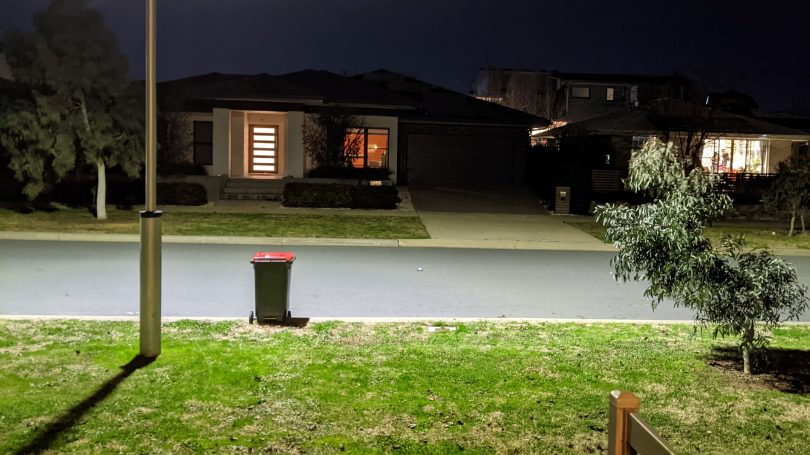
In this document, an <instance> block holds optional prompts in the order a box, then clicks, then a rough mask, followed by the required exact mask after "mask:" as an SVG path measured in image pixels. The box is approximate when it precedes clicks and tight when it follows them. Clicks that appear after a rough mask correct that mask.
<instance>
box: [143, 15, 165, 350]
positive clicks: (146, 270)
mask: <svg viewBox="0 0 810 455" xmlns="http://www.w3.org/2000/svg"><path fill="white" fill-rule="evenodd" d="M155 48H156V46H155V0H146V171H145V173H146V208H145V210H144V211H143V212H141V213H140V215H141V223H140V224H141V312H140V314H141V318H140V319H141V331H140V340H141V350H140V354H141V356H143V357H150V358H154V357H157V356H158V355H159V354H160V287H161V283H160V276H161V238H160V237H161V226H160V216H161V215H162V212H161V211H160V210H157V207H156V205H157V197H156V193H157V189H156V187H157V185H156V181H155V179H156V174H157V173H156V167H157V166H156V158H157V136H156V131H157V94H156V92H157V83H156V81H155V60H156V59H155Z"/></svg>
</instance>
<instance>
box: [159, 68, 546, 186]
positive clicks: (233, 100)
mask: <svg viewBox="0 0 810 455" xmlns="http://www.w3.org/2000/svg"><path fill="white" fill-rule="evenodd" d="M158 94H159V96H160V101H159V103H160V108H161V111H163V112H164V114H167V113H171V114H172V115H174V116H175V117H179V126H178V128H177V129H178V130H179V132H175V135H176V136H177V135H179V136H181V137H184V138H185V139H184V140H182V141H180V142H182V143H183V144H184V145H183V146H182V147H181V148H182V150H181V154H182V155H184V157H185V159H187V160H189V161H192V162H193V163H195V164H198V165H201V166H203V167H204V169H205V171H206V173H207V174H208V175H210V176H220V178H221V179H227V180H228V181H229V184H230V185H231V187H235V186H237V185H236V184H237V183H238V184H240V185H243V186H244V185H245V184H246V183H254V184H255V183H256V182H264V183H267V184H272V183H274V182H275V183H279V182H280V181H282V180H283V179H285V178H286V179H290V178H293V179H296V178H304V177H306V176H307V173H308V171H310V170H311V169H312V168H313V163H312V162H311V160H310V159H309V158H308V156H307V153H306V151H305V147H304V135H305V133H306V129H307V128H308V126H307V124H308V118H310V117H311V116H313V115H316V114H318V113H322V112H327V111H335V110H340V111H342V112H348V113H351V115H353V116H357V117H358V118H359V119H360V121H359V123H360V124H358V125H356V127H354V128H351V131H349V134H350V135H354V136H355V137H356V138H357V139H358V142H359V143H360V144H361V145H360V150H359V154H358V155H357V157H355V159H354V160H353V162H352V164H353V166H355V167H365V168H383V169H388V170H389V171H390V179H391V181H392V182H393V183H394V184H399V185H403V184H409V185H419V186H434V185H442V186H464V185H502V184H511V183H521V182H522V181H523V179H524V178H525V160H526V153H527V150H528V146H529V130H530V129H531V128H538V127H546V126H548V125H549V122H548V121H547V120H545V119H542V118H539V117H536V116H534V115H531V114H527V113H524V112H520V111H517V110H514V109H510V108H507V107H504V106H500V105H497V104H493V103H489V102H486V101H482V100H478V99H476V98H473V97H471V96H467V95H464V94H460V93H456V92H453V91H450V90H447V89H443V88H441V87H438V86H435V85H432V84H429V83H426V82H423V81H420V80H417V79H414V78H410V77H406V76H402V75H399V74H396V73H392V72H389V71H385V70H378V71H374V72H370V73H365V74H360V75H356V76H342V75H338V74H334V73H330V72H327V71H315V70H305V71H298V72H294V73H289V74H283V75H276V76H273V75H268V74H259V75H228V74H218V73H213V74H206V75H200V76H193V77H189V78H184V79H179V80H174V81H167V82H162V83H160V84H159V85H158ZM247 181H252V182H247ZM254 186H255V185H254ZM224 194H225V195H226V197H227V196H228V195H232V196H233V197H249V195H247V194H239V193H238V191H235V190H234V191H229V189H228V188H227V187H226V188H225V189H224ZM264 196H266V195H261V196H260V197H264Z"/></svg>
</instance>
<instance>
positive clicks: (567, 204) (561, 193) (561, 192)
mask: <svg viewBox="0 0 810 455" xmlns="http://www.w3.org/2000/svg"><path fill="white" fill-rule="evenodd" d="M555 193H556V195H555V196H554V213H555V214H557V215H568V214H569V213H570V212H571V187H570V186H558V187H557V188H556V189H555Z"/></svg>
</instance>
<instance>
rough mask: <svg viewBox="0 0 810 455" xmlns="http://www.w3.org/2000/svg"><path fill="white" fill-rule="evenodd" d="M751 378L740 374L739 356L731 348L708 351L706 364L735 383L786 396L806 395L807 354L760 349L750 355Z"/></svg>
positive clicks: (809, 366)
mask: <svg viewBox="0 0 810 455" xmlns="http://www.w3.org/2000/svg"><path fill="white" fill-rule="evenodd" d="M751 360H752V371H753V374H751V375H747V374H744V373H743V365H742V355H741V354H740V351H739V349H737V348H735V347H722V348H715V349H713V350H712V353H711V355H710V356H709V358H708V359H707V363H708V365H709V366H710V367H712V368H714V369H715V370H717V371H719V372H721V373H723V374H724V375H727V376H729V377H731V379H733V380H734V382H735V383H737V384H741V385H747V386H750V387H753V388H766V389H775V390H779V391H781V392H786V393H796V394H801V395H806V394H808V393H810V351H805V350H799V349H781V348H764V349H758V350H757V351H756V352H754V353H753V355H752V359H751Z"/></svg>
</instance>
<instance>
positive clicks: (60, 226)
mask: <svg viewBox="0 0 810 455" xmlns="http://www.w3.org/2000/svg"><path fill="white" fill-rule="evenodd" d="M107 216H108V219H107V220H104V221H98V220H96V219H95V218H94V217H93V216H92V215H91V214H90V212H88V211H87V210H85V209H62V210H57V211H53V212H40V211H37V212H34V213H30V214H21V213H17V212H14V211H11V210H6V209H0V231H40V232H105V233H114V234H137V233H138V223H139V221H138V213H137V212H135V211H129V210H108V213H107ZM162 220H163V222H162V225H163V233H164V234H167V235H236V236H257V237H320V238H370V239H423V238H429V236H428V233H427V230H425V226H424V225H423V224H422V221H421V220H420V219H419V217H418V216H385V215H379V216H374V215H369V216H343V215H339V214H335V215H332V214H329V215H304V214H294V215H286V214H260V213H244V214H243V213H196V212H189V213H186V212H175V213H172V212H169V213H165V214H164V215H163V218H162Z"/></svg>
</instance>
